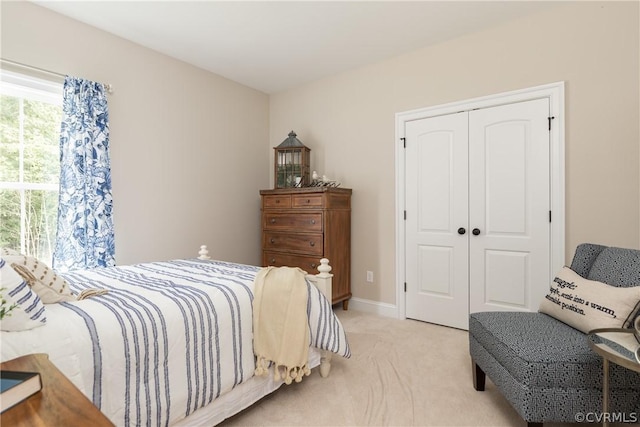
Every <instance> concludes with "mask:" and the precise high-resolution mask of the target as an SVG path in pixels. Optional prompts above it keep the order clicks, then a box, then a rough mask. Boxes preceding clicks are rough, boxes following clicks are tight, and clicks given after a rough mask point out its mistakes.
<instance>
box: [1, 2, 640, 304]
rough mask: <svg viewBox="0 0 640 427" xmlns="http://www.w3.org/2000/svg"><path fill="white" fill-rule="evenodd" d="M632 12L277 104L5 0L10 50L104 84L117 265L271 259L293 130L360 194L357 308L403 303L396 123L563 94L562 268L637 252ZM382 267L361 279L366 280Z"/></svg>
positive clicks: (322, 167) (599, 14) (591, 13)
mask: <svg viewBox="0 0 640 427" xmlns="http://www.w3.org/2000/svg"><path fill="white" fill-rule="evenodd" d="M638 12H639V10H638V3H637V2H602V3H598V2H566V3H560V2H559V3H558V6H557V7H553V8H550V9H548V10H545V11H542V12H539V13H537V14H535V15H531V16H529V17H526V18H522V19H519V20H517V21H514V22H511V23H507V24H504V25H501V26H499V27H495V28H492V29H490V30H487V31H483V32H479V33H475V34H472V35H469V36H465V37H460V38H458V39H455V40H452V41H449V42H446V43H442V44H439V45H436V46H432V47H426V48H424V49H420V50H417V51H414V52H412V53H409V54H406V55H403V56H400V57H397V58H394V59H391V60H388V61H384V62H381V63H378V64H373V65H371V66H368V67H363V68H359V69H356V70H352V71H349V72H345V73H341V74H339V75H336V76H333V77H330V78H326V79H322V80H319V81H316V82H313V83H310V84H307V85H304V86H301V87H298V88H295V89H293V90H289V91H285V92H282V93H278V94H275V95H272V96H271V97H268V96H267V95H265V94H263V93H260V92H257V91H255V90H252V89H249V88H246V87H243V86H241V85H239V84H236V83H233V82H230V81H229V80H225V79H224V78H222V77H219V76H216V75H213V74H211V73H208V72H205V71H202V70H199V69H197V68H194V67H191V66H189V65H186V64H184V63H182V62H179V61H176V60H173V59H171V58H168V57H166V56H163V55H160V54H158V53H155V52H153V51H150V50H148V49H144V48H142V47H140V46H137V45H135V44H132V43H130V42H127V41H125V40H122V39H120V38H117V37H114V36H112V35H109V34H107V33H105V32H102V31H100V30H97V29H95V28H92V27H89V26H86V25H84V24H81V23H79V22H77V21H73V20H71V19H68V18H65V17H63V16H61V15H58V14H56V13H54V12H51V11H49V10H47V9H43V8H41V7H38V6H36V5H33V4H30V3H24V2H2V10H1V14H2V16H1V18H2V34H1V36H2V42H1V49H2V50H1V52H0V53H1V56H2V57H4V58H8V59H12V60H14V61H19V62H23V63H27V64H30V65H34V66H37V67H41V68H45V69H49V70H55V71H59V72H63V73H68V74H72V75H77V76H80V77H85V78H90V79H93V80H97V81H102V82H108V83H111V84H113V85H114V87H115V93H114V94H113V95H111V96H110V98H109V106H110V115H111V136H112V138H111V154H112V163H113V185H114V197H115V222H116V233H117V237H116V245H117V247H116V251H117V257H118V262H119V263H131V262H138V261H144V260H159V259H167V258H172V257H184V256H190V255H191V254H193V253H194V247H195V248H196V249H197V246H198V245H200V244H201V243H207V244H208V245H209V246H210V248H211V252H212V255H213V256H215V257H219V258H224V259H228V260H234V261H240V262H248V263H258V262H259V260H260V227H259V225H260V224H259V215H260V211H259V197H258V190H259V189H260V188H270V186H271V185H272V184H271V183H270V182H269V180H270V179H272V176H271V174H272V160H271V159H272V152H273V149H272V147H274V146H276V145H278V144H279V143H280V142H281V141H282V140H283V139H284V138H286V136H287V133H288V132H289V131H290V130H292V129H293V130H295V131H296V132H297V133H298V135H299V138H300V139H301V140H302V141H303V142H304V143H305V144H306V145H308V146H309V147H310V148H311V149H312V152H311V156H312V167H313V168H314V169H316V170H318V171H319V172H321V173H325V174H327V175H329V176H330V177H331V178H334V179H337V180H339V181H341V182H342V183H343V186H346V187H350V188H352V189H353V191H354V192H353V218H352V238H353V243H352V260H353V261H352V263H353V264H352V271H353V273H352V279H353V280H352V283H353V293H354V296H356V297H359V298H363V299H368V300H372V301H376V302H381V303H385V304H395V275H396V272H395V247H394V245H395V234H394V232H395V220H396V218H395V210H394V203H395V193H394V192H395V188H394V186H395V183H394V179H395V171H394V117H395V114H396V113H397V112H402V111H407V110H411V109H416V108H421V107H427V106H434V105H439V104H444V103H448V102H453V101H460V100H464V99H469V98H474V97H479V96H484V95H489V94H493V93H499V92H505V91H509V90H515V89H520V88H525V87H531V86H537V85H541V84H545V83H551V82H556V81H565V82H566V112H565V119H566V126H567V128H566V173H567V175H566V194H567V223H566V230H567V233H566V239H567V245H566V247H567V258H569V257H570V255H571V253H572V252H573V249H574V248H575V246H576V245H577V244H578V243H580V242H584V241H591V242H600V243H603V244H611V245H619V246H626V247H638V246H639V244H640V220H639V218H640V173H639V169H640V168H639V164H640V149H639V139H640V130H639V128H640V125H639V116H640V107H639V98H640V85H639V75H640V70H639V66H638V63H639V50H640V49H639V41H638V40H639V38H640V34H639V25H638V15H639V13H638ZM366 270H372V271H374V273H375V283H374V284H373V285H371V284H368V283H366V281H365V272H366Z"/></svg>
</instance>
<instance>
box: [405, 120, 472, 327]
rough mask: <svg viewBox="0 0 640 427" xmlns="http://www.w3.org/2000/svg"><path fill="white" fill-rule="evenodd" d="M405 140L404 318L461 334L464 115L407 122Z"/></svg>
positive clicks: (464, 308) (464, 309)
mask: <svg viewBox="0 0 640 427" xmlns="http://www.w3.org/2000/svg"><path fill="white" fill-rule="evenodd" d="M405 140H406V151H405V155H406V170H405V172H406V201H407V202H406V203H407V206H406V212H407V219H406V224H405V230H406V235H405V242H406V248H405V253H406V283H407V285H406V316H407V317H409V318H412V319H418V320H423V321H427V322H432V323H438V324H442V325H447V326H453V327H456V328H462V329H466V328H467V327H468V314H469V305H468V304H469V302H468V300H469V275H468V244H469V240H468V238H467V237H468V229H467V228H468V226H467V223H468V210H469V208H468V200H469V198H468V194H467V187H468V175H467V172H468V115H467V113H466V112H463V113H457V114H451V115H446V116H440V117H435V118H428V119H422V120H416V121H413V122H409V123H407V124H406V127H405ZM460 228H462V229H463V230H464V234H459V233H458V229H460ZM460 232H462V230H460Z"/></svg>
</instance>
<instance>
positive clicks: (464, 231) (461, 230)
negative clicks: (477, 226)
mask: <svg viewBox="0 0 640 427" xmlns="http://www.w3.org/2000/svg"><path fill="white" fill-rule="evenodd" d="M466 232H467V230H466V229H465V228H464V227H460V228H458V234H460V235H462V234H464V233H466Z"/></svg>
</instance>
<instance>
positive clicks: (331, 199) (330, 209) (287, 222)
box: [260, 187, 351, 310]
mask: <svg viewBox="0 0 640 427" xmlns="http://www.w3.org/2000/svg"><path fill="white" fill-rule="evenodd" d="M260 195H261V196H262V265H263V266H270V265H271V266H275V267H282V266H289V267H300V268H301V269H303V270H305V271H306V272H307V273H309V274H315V273H316V268H317V267H318V264H319V261H320V258H328V259H329V264H330V265H331V266H332V267H333V270H332V271H331V273H333V275H334V277H333V289H332V292H333V301H332V303H333V304H336V303H338V302H342V307H343V309H345V310H346V309H347V308H348V304H349V298H351V190H350V189H348V188H340V187H337V188H336V187H305V188H287V189H276V190H261V191H260Z"/></svg>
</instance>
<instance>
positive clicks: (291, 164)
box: [273, 131, 311, 188]
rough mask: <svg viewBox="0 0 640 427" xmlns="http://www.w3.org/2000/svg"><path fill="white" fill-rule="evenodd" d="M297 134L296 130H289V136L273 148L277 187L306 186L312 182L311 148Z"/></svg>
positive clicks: (275, 183)
mask: <svg viewBox="0 0 640 427" xmlns="http://www.w3.org/2000/svg"><path fill="white" fill-rule="evenodd" d="M296 136H297V135H296V133H295V132H294V131H291V132H289V137H288V138H287V139H285V140H284V141H282V143H281V144H280V145H278V146H277V147H274V148H273V149H274V150H275V155H274V162H275V165H274V185H275V188H291V187H305V186H308V185H309V184H310V182H311V181H310V178H309V169H310V160H311V154H310V153H311V150H310V149H309V148H308V147H306V146H305V145H304V144H303V143H302V141H300V140H299V139H298V138H296Z"/></svg>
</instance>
